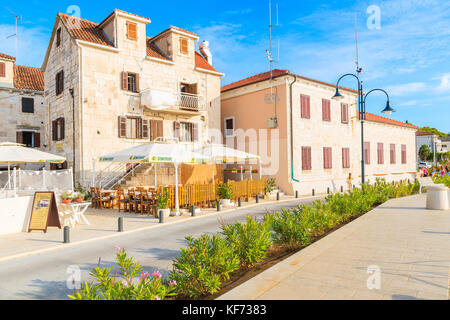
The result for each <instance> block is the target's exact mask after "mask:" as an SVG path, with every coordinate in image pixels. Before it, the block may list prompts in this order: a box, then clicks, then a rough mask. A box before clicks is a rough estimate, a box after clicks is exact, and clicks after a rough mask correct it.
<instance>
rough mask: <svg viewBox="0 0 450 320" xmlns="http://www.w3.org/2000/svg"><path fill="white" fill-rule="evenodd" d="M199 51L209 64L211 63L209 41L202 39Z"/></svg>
mask: <svg viewBox="0 0 450 320" xmlns="http://www.w3.org/2000/svg"><path fill="white" fill-rule="evenodd" d="M199 49H200V53H201V54H202V55H203V57H204V58H205V59H206V61H208V63H209V64H210V65H212V54H211V51H209V42H208V41H206V40H203V41H202V43H200V45H199Z"/></svg>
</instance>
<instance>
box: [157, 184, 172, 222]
mask: <svg viewBox="0 0 450 320" xmlns="http://www.w3.org/2000/svg"><path fill="white" fill-rule="evenodd" d="M169 200H170V195H169V190H168V188H166V187H165V188H164V189H163V191H162V192H160V193H159V194H158V195H157V196H156V207H157V208H158V210H157V211H158V216H159V211H162V214H163V216H164V218H167V217H168V216H169V215H170V208H169Z"/></svg>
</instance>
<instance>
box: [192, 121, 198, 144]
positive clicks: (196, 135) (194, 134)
mask: <svg viewBox="0 0 450 320" xmlns="http://www.w3.org/2000/svg"><path fill="white" fill-rule="evenodd" d="M199 133H200V132H199V125H198V123H194V125H193V130H192V135H193V136H192V139H193V140H194V141H199Z"/></svg>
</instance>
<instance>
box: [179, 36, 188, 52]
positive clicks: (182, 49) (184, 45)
mask: <svg viewBox="0 0 450 320" xmlns="http://www.w3.org/2000/svg"><path fill="white" fill-rule="evenodd" d="M180 52H181V53H182V54H188V53H189V43H188V39H186V38H183V37H180Z"/></svg>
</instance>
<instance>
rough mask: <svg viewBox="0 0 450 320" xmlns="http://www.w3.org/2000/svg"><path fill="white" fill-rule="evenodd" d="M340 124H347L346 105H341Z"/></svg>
mask: <svg viewBox="0 0 450 320" xmlns="http://www.w3.org/2000/svg"><path fill="white" fill-rule="evenodd" d="M341 122H342V123H348V104H346V103H341Z"/></svg>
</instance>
